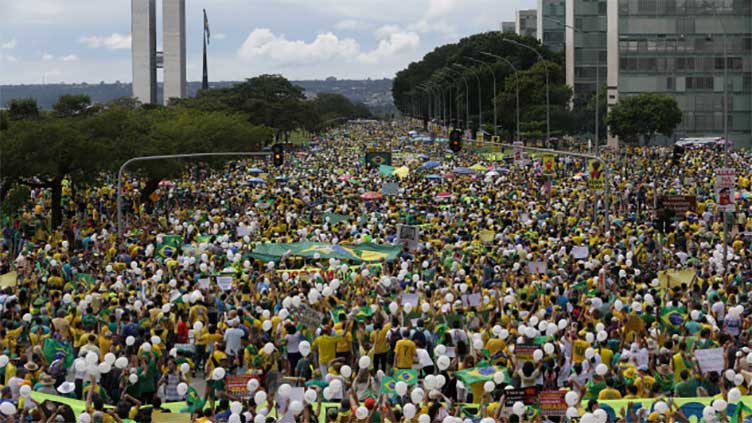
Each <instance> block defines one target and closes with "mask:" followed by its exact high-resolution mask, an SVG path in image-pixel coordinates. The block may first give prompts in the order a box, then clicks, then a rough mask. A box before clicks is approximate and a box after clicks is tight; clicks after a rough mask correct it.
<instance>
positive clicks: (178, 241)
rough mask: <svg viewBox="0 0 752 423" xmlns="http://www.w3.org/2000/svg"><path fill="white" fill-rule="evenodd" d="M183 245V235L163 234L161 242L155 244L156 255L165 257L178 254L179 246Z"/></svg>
mask: <svg viewBox="0 0 752 423" xmlns="http://www.w3.org/2000/svg"><path fill="white" fill-rule="evenodd" d="M181 245H183V237H182V236H180V235H165V236H164V237H163V238H162V243H161V244H159V245H157V252H156V254H155V256H156V257H160V258H163V259H164V258H167V257H174V256H177V255H178V250H179V249H180V246H181Z"/></svg>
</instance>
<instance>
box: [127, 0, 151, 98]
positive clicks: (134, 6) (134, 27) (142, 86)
mask: <svg viewBox="0 0 752 423" xmlns="http://www.w3.org/2000/svg"><path fill="white" fill-rule="evenodd" d="M156 21H157V10H156V3H155V0H132V1H131V53H132V55H133V97H136V98H137V99H138V100H139V101H141V102H142V103H144V104H147V103H154V102H156V101H157V26H156Z"/></svg>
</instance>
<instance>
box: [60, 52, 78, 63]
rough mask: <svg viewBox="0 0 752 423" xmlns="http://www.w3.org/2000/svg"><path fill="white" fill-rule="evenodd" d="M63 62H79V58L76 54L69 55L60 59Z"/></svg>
mask: <svg viewBox="0 0 752 423" xmlns="http://www.w3.org/2000/svg"><path fill="white" fill-rule="evenodd" d="M60 60H62V61H63V62H78V56H76V55H75V54H69V55H67V56H63V57H61V58H60Z"/></svg>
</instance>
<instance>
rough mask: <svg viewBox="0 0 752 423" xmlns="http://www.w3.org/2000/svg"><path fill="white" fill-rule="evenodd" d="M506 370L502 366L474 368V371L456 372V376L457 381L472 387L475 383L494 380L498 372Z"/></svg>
mask: <svg viewBox="0 0 752 423" xmlns="http://www.w3.org/2000/svg"><path fill="white" fill-rule="evenodd" d="M504 370H505V368H504V367H502V366H486V367H473V368H472V369H465V370H460V371H458V372H455V373H454V375H455V376H457V379H459V380H461V381H462V383H464V384H465V386H470V385H472V384H474V383H480V382H487V381H489V380H493V377H494V375H495V374H496V372H503V371H504Z"/></svg>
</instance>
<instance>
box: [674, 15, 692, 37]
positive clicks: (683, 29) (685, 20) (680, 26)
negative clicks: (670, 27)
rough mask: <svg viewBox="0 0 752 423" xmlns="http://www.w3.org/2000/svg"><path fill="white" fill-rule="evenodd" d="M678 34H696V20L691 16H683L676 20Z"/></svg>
mask: <svg viewBox="0 0 752 423" xmlns="http://www.w3.org/2000/svg"><path fill="white" fill-rule="evenodd" d="M676 32H677V33H679V34H694V33H695V18H694V17H691V16H682V17H679V18H678V19H676Z"/></svg>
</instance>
